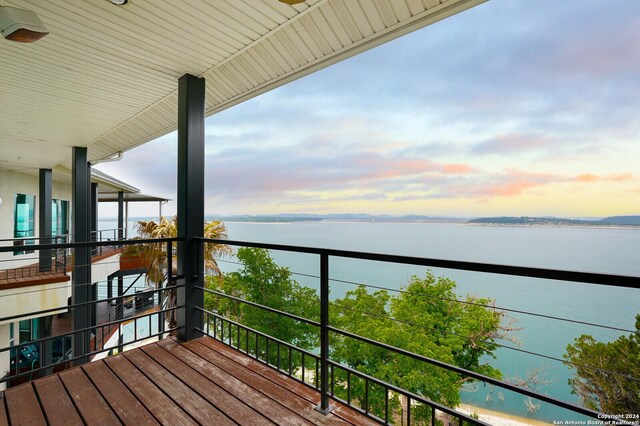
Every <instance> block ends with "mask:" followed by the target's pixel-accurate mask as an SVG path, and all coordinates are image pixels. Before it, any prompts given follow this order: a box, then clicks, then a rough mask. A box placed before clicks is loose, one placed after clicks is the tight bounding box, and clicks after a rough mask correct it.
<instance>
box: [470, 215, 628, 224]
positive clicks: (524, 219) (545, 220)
mask: <svg viewBox="0 0 640 426" xmlns="http://www.w3.org/2000/svg"><path fill="white" fill-rule="evenodd" d="M467 223H475V224H483V225H531V226H629V227H635V226H638V227H640V216H610V217H605V218H604V219H599V220H584V219H565V218H560V217H528V216H521V217H513V216H500V217H481V218H477V219H471V220H470V221H468V222H467Z"/></svg>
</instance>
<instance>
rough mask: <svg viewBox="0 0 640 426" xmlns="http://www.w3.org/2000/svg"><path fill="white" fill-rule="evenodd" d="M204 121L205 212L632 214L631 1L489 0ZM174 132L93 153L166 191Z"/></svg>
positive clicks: (636, 117)
mask: <svg viewBox="0 0 640 426" xmlns="http://www.w3.org/2000/svg"><path fill="white" fill-rule="evenodd" d="M205 132H206V136H205V141H206V159H205V161H206V162H205V167H206V172H205V173H206V178H205V179H206V181H205V184H206V204H205V209H206V213H207V214H220V215H231V214H276V213H320V214H327V213H370V214H393V215H405V214H421V215H431V216H459V217H476V216H502V215H510V216H532V215H538V216H540V215H553V216H562V217H603V216H609V215H624V214H640V167H638V165H639V164H640V162H639V161H638V160H639V159H640V1H637V0H606V1H605V0H568V1H557V0H551V1H549V0H536V1H533V2H532V1H530V0H492V1H489V2H487V3H484V4H481V5H479V6H477V7H474V8H472V9H470V10H468V11H465V12H463V13H461V14H458V15H455V16H453V17H450V18H448V19H445V20H444V21H441V22H438V23H436V24H433V25H431V26H428V27H426V28H423V29H421V30H418V31H416V32H414V33H411V34H409V35H407V36H404V37H401V38H399V39H397V40H394V41H392V42H389V43H386V44H384V45H382V46H379V47H377V48H374V49H372V50H369V51H367V52H365V53H362V54H360V55H358V56H356V57H353V58H350V59H348V60H346V61H343V62H340V63H338V64H335V65H333V66H330V67H328V68H325V69H323V70H321V71H318V72H316V73H314V74H311V75H309V76H306V77H303V78H302V79H300V80H297V81H295V82H292V83H290V84H288V85H285V86H283V87H280V88H278V89H275V90H273V91H271V92H268V93H266V94H263V95H261V96H259V97H256V98H254V99H252V100H249V101H246V102H244V103H242V104H240V105H237V106H235V107H232V108H230V109H228V110H226V111H223V112H221V113H218V114H215V115H213V116H211V117H209V118H207V120H206V129H205ZM176 140H177V136H176V134H175V132H174V133H171V134H169V135H166V136H164V137H161V138H159V139H157V140H155V141H152V142H149V143H147V144H145V145H143V146H141V147H138V148H135V149H133V150H130V151H128V152H126V153H125V155H124V158H123V159H122V160H121V161H119V162H116V163H105V164H101V165H100V166H98V168H99V169H101V170H103V171H105V172H106V173H109V174H111V175H113V176H115V177H117V178H119V179H122V180H124V181H126V182H128V183H131V184H133V185H134V186H136V187H138V188H140V189H141V190H142V192H145V193H150V194H154V195H161V196H165V197H167V198H171V199H173V200H175V199H176V186H177V177H176V163H177V156H176V154H177V148H176V147H177V142H176ZM175 210H176V207H175V202H170V203H169V204H168V205H167V206H166V207H165V209H164V213H165V214H168V215H170V214H174V213H175ZM109 213H111V212H107V213H106V214H107V215H109ZM102 214H103V213H102V212H101V215H102ZM130 214H131V215H132V216H135V215H152V214H157V205H154V206H150V205H142V204H140V205H137V206H132V207H131V210H130ZM113 215H115V212H114V213H113Z"/></svg>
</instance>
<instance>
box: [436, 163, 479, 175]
mask: <svg viewBox="0 0 640 426" xmlns="http://www.w3.org/2000/svg"><path fill="white" fill-rule="evenodd" d="M440 171H441V172H442V173H445V174H466V173H473V172H475V171H476V169H475V168H474V167H471V166H470V165H468V164H456V163H451V164H443V165H442V167H441V169H440Z"/></svg>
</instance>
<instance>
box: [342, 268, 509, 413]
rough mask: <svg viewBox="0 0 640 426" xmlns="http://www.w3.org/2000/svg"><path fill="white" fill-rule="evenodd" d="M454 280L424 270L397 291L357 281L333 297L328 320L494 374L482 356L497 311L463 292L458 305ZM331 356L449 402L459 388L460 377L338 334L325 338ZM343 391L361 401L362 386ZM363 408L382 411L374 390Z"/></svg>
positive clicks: (490, 345)
mask: <svg viewBox="0 0 640 426" xmlns="http://www.w3.org/2000/svg"><path fill="white" fill-rule="evenodd" d="M455 285H456V284H455V282H454V281H453V280H451V279H449V278H445V277H439V278H436V277H435V276H434V275H433V273H431V272H427V274H426V276H425V278H418V277H416V276H413V277H412V278H411V280H410V282H409V284H408V285H407V286H406V287H405V288H403V289H402V291H401V292H400V293H399V294H398V295H397V296H391V295H389V293H388V292H386V291H382V290H381V291H376V292H374V293H370V292H368V291H367V289H366V288H365V287H364V286H361V287H358V288H357V289H356V290H353V291H349V292H347V294H346V296H345V297H344V298H343V299H339V300H336V301H335V303H334V304H333V305H332V307H331V323H332V324H333V325H335V326H336V327H338V328H341V329H343V330H345V331H349V332H351V333H354V334H358V335H361V336H364V337H368V338H371V339H374V340H378V341H381V342H384V343H387V344H389V345H392V346H396V347H398V348H402V349H406V350H408V351H411V352H414V353H417V354H420V355H424V356H426V357H429V358H434V359H437V360H439V361H444V362H446V363H449V364H453V365H457V366H459V367H463V368H466V369H469V370H473V371H476V372H479V373H482V374H486V375H488V376H491V377H496V378H500V377H501V373H500V371H499V370H497V369H495V368H494V367H491V366H490V365H489V364H488V363H487V362H486V358H487V356H489V357H491V356H493V352H494V351H495V349H496V348H497V346H496V344H495V339H496V338H498V337H500V336H501V333H502V329H501V320H502V316H503V315H502V313H501V312H500V311H497V310H495V309H492V308H486V307H484V306H482V305H488V306H491V305H492V304H493V302H492V301H491V300H489V299H478V298H473V297H470V296H467V298H466V299H464V300H463V302H466V303H460V302H459V301H458V300H460V299H459V297H458V296H457V295H456V294H455V291H454V290H455ZM332 358H334V359H335V360H337V361H340V362H343V363H345V364H347V365H349V366H351V367H353V368H355V369H356V370H358V371H361V372H363V373H366V374H369V375H371V376H374V377H376V378H378V379H381V380H383V381H386V382H389V383H391V384H394V385H396V386H399V387H401V388H403V389H406V390H409V391H411V392H414V393H417V394H420V395H423V396H426V397H427V398H429V399H431V400H433V401H436V402H439V403H442V404H445V405H448V406H450V407H455V406H456V405H458V403H459V402H460V388H461V386H462V385H463V384H464V382H465V381H466V380H467V379H465V378H463V377H460V376H459V375H458V374H456V373H452V372H450V371H448V370H444V369H442V368H439V367H436V366H433V365H431V364H428V363H425V362H421V361H418V360H415V359H413V358H409V357H406V356H402V355H397V354H394V353H392V352H390V351H387V350H385V349H382V348H378V347H376V346H373V345H370V344H367V343H364V342H361V341H358V340H355V339H350V338H346V337H339V338H338V337H336V338H335V340H334V341H333V342H332ZM338 381H339V380H337V382H338ZM341 382H342V383H344V380H342V381H341ZM343 393H344V391H343ZM351 395H352V398H353V397H354V396H355V398H359V399H360V400H363V398H364V392H363V389H361V388H356V389H352V391H351ZM400 404H403V403H402V401H400V400H399V399H398V398H397V396H395V399H394V400H392V407H393V408H396V409H397V408H398V407H399V406H400ZM368 405H369V409H370V410H371V411H372V412H374V413H375V414H377V415H379V416H382V415H383V414H384V394H383V390H382V389H379V390H377V391H376V390H373V392H371V390H370V395H369V401H368ZM412 413H413V414H412V417H414V418H416V419H419V418H422V419H428V418H429V416H430V409H428V408H427V407H414V408H412Z"/></svg>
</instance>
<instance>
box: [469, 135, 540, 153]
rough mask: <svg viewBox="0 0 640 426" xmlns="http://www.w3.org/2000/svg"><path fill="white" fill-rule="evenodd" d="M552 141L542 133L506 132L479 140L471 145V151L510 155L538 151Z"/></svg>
mask: <svg viewBox="0 0 640 426" xmlns="http://www.w3.org/2000/svg"><path fill="white" fill-rule="evenodd" d="M552 143H553V140H552V138H550V137H546V136H542V135H535V134H523V133H508V134H502V135H497V136H495V137H493V138H491V139H488V140H485V141H482V142H479V143H478V144H476V145H475V146H472V148H471V152H472V153H474V154H501V155H510V154H513V153H522V152H527V151H540V150H542V149H546V148H548V147H549V146H550V145H551V144H552Z"/></svg>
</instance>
